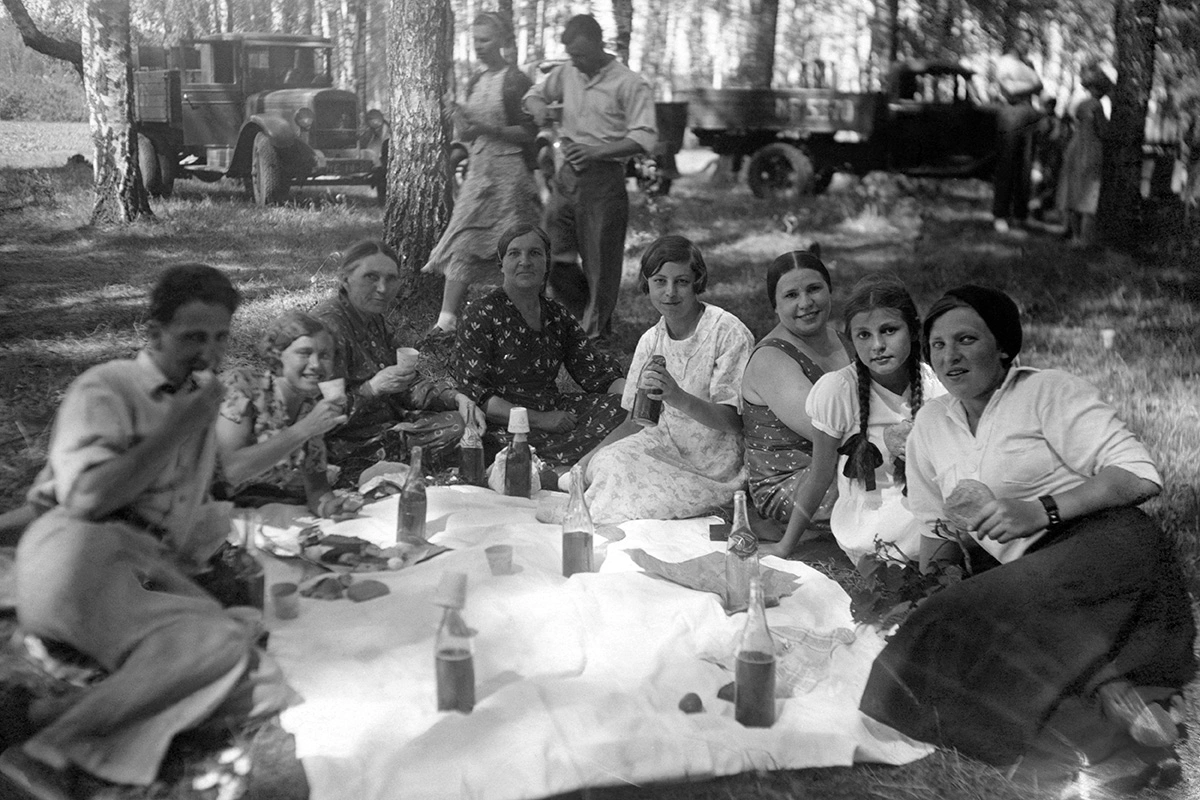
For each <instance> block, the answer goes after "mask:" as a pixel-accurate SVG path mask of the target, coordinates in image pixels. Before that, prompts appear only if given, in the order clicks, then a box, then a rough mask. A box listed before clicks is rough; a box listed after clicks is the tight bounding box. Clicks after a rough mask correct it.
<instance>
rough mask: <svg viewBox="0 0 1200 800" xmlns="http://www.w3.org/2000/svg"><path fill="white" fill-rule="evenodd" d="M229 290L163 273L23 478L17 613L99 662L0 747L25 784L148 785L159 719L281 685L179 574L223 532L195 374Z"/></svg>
mask: <svg viewBox="0 0 1200 800" xmlns="http://www.w3.org/2000/svg"><path fill="white" fill-rule="evenodd" d="M239 299H240V298H239V296H238V292H237V290H236V289H234V287H233V285H232V284H231V283H230V282H229V279H228V278H226V277H225V275H224V274H222V273H221V272H220V271H218V270H216V269H214V268H212V267H209V266H205V265H203V264H184V265H180V266H175V267H171V268H169V269H167V270H165V271H164V272H163V273H162V276H161V277H160V279H159V281H158V283H157V284H156V285H155V287H154V289H153V290H152V292H151V295H150V309H149V312H150V313H149V317H150V318H149V321H148V323H147V326H146V329H147V343H146V346H145V347H144V348H143V349H142V350H141V352H139V353H138V354H137V357H136V358H133V359H122V360H117V361H110V362H108V363H105V364H100V365H99V366H96V367H93V368H91V369H89V370H88V371H87V372H85V373H84V374H83V375H81V376H80V377H79V378H77V379H76V380H75V381H74V382H73V383H72V384H71V386H70V388H69V389H68V390H67V393H66V396H65V397H64V398H63V401H62V404H61V405H60V407H59V410H58V414H57V416H56V418H55V423H54V433H53V435H52V437H51V441H50V452H49V455H48V458H47V463H46V467H45V468H44V469H43V470H42V472H41V474H40V475H39V476H38V478H37V480H36V482H35V483H34V486H33V488H32V489H31V490H30V501H31V502H32V503H33V504H34V505H35V506H37V507H39V508H40V509H44V513H42V514H41V516H40V517H39V518H38V519H37V520H36V521H35V522H33V524H31V525H30V526H29V528H28V529H27V530H26V531H25V533H24V535H23V536H22V537H21V540H20V543H19V546H18V548H17V561H16V576H17V614H18V620H19V622H20V624H21V626H22V628H23V629H24V631H25V632H26V633H29V634H32V635H34V636H37V637H40V638H42V639H44V640H49V641H53V642H59V643H62V644H66V645H69V646H70V647H72V648H74V649H75V650H77V651H79V652H81V653H83V654H84V655H86V656H89V657H90V658H91V659H93V660H94V661H95V662H97V663H98V664H99V665H100V666H101V667H102V668H103V669H104V670H105V671H106V672H108V673H109V674H108V676H107V677H106V678H104V679H103V680H102V681H100V682H99V683H97V684H95V685H93V686H91V687H89V688H88V689H86V690H85V691H84V692H83V693H82V694H81V695H80V696H79V697H78V699H77V701H76V702H74V704H73V705H71V706H70V707H69V708H66V709H65V710H63V711H62V713H61V714H60V715H59V716H58V717H57V719H54V720H53V721H51V722H50V723H49V724H48V725H47V726H46V727H44V728H43V729H42V730H40V731H38V732H37V733H36V734H34V736H33V737H32V738H30V739H29V740H28V741H27V742H25V743H24V744H23V745H14V746H13V747H10V748H9V749H8V750H6V751H4V753H3V754H0V773H3V774H4V776H6V777H7V778H8V779H9V780H10V781H13V782H15V783H16V784H17V785H19V786H20V787H21V788H23V789H25V790H26V791H27V792H28V793H29V794H31V795H33V796H34V797H38V798H72V797H80V796H85V795H86V796H91V793H92V792H91V791H90V788H95V782H96V779H99V780H101V781H105V782H109V783H115V784H136V785H142V786H145V785H148V784H150V783H151V782H153V781H154V779H155V778H156V776H157V774H158V769H159V766H160V764H161V762H162V758H163V756H164V754H165V753H166V750H167V746H168V745H169V744H170V742H171V739H172V737H173V736H174V735H175V734H176V733H179V732H180V731H183V730H187V729H189V728H193V727H196V726H197V725H200V724H203V723H216V724H218V725H219V724H222V723H226V722H234V721H236V720H241V719H245V718H246V717H263V716H267V715H269V714H273V713H276V712H278V711H280V710H281V709H282V708H283V707H285V706H286V705H287V704H288V703H289V702H290V701H291V700H292V698H293V696H294V695H293V693H292V692H291V690H290V689H288V688H287V686H286V684H285V683H284V682H283V680H282V677H281V676H280V673H279V670H278V668H277V667H276V666H275V665H274V663H273V662H272V661H271V660H270V658H269V657H268V656H267V655H266V653H264V652H262V651H261V650H259V649H257V648H256V647H255V638H256V636H257V633H258V631H257V628H256V625H254V624H253V621H244V617H238V616H234V615H232V614H231V613H229V612H227V611H225V610H224V609H223V608H222V607H221V605H220V604H219V603H218V602H217V601H216V600H215V599H213V597H212V596H211V595H209V594H208V593H207V592H205V591H204V590H203V589H201V588H200V587H199V586H198V585H197V584H196V583H195V582H194V581H193V580H192V578H191V576H192V575H193V574H196V573H198V572H199V571H200V569H201V567H200V565H201V564H203V563H204V562H205V561H206V560H207V559H208V558H209V557H210V556H211V555H212V554H213V552H214V551H215V550H216V549H217V548H218V547H219V546H220V544H221V543H222V541H224V540H225V538H226V536H227V535H228V532H229V511H228V506H227V504H221V503H215V502H213V501H212V500H211V498H210V496H209V485H210V483H211V482H212V478H213V472H214V465H215V461H216V440H215V434H214V431H215V424H216V418H217V410H218V408H219V405H220V402H221V387H220V383H219V381H217V380H216V379H215V377H214V375H213V374H212V373H213V371H214V370H215V369H216V368H217V367H218V365H219V364H220V361H221V357H222V355H223V354H224V352H225V346H226V342H227V340H228V338H229V326H230V321H231V318H232V316H233V312H234V310H235V309H236V308H237V305H238V302H239ZM89 787H90V788H89Z"/></svg>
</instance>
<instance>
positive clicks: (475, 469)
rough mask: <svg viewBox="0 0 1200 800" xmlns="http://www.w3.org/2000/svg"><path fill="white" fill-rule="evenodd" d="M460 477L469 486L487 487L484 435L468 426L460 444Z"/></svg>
mask: <svg viewBox="0 0 1200 800" xmlns="http://www.w3.org/2000/svg"><path fill="white" fill-rule="evenodd" d="M458 448H459V466H458V476H459V477H460V478H462V482H463V483H465V484H467V485H468V486H487V470H486V469H485V468H484V463H483V434H482V432H481V431H478V430H476V429H475V426H474V425H468V426H467V429H466V430H465V431H463V435H462V439H460V440H459V442H458Z"/></svg>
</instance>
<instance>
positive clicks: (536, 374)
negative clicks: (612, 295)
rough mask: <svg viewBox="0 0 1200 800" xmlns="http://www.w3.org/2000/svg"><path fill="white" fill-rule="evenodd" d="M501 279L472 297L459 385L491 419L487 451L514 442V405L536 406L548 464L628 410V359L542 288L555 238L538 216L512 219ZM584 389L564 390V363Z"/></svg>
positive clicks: (580, 448)
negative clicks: (510, 427) (621, 359)
mask: <svg viewBox="0 0 1200 800" xmlns="http://www.w3.org/2000/svg"><path fill="white" fill-rule="evenodd" d="M496 253H497V256H498V257H499V259H500V269H501V272H502V273H503V276H504V284H503V285H502V286H501V287H500V288H498V289H496V290H494V291H493V292H492V293H491V294H488V295H486V296H484V297H481V298H479V299H478V300H475V301H473V302H472V303H471V304H470V305H469V306H467V310H466V312H465V313H464V314H463V321H462V325H461V326H460V327H459V329H458V353H457V368H458V380H459V384H460V385H461V386H462V387H463V391H464V392H466V393H467V394H468V395H470V397H471V398H472V399H474V400H475V402H476V403H478V404H479V406H480V407H481V408H483V409H484V410H485V412H486V414H487V418H488V422H490V423H492V424H493V427H492V428H489V429H488V431H487V433H486V434H485V435H484V439H483V443H484V451H485V453H486V456H487V457H488V458H491V457H492V456H494V455H495V454H496V453H497V452H498V451H499V450H500V449H501V448H502V447H504V446H505V445H506V444H507V443H508V439H509V437H508V433H507V432H506V431H507V423H508V412H509V410H510V409H511V408H513V407H514V406H523V407H525V408H527V409H528V410H529V427H530V431H529V443H530V445H531V446H532V447H533V448H534V449H535V450H536V451H537V454H538V456H539V457H541V458H542V460H544V461H546V462H547V463H548V464H549V465H550V466H551V467H563V466H566V465H569V464H573V463H575V462H576V461H578V460H579V458H580V457H581V456H582V455H583V454H584V453H586V452H587V451H589V450H591V449H592V448H593V447H595V446H596V445H597V444H598V443H599V442H600V441H601V440H602V439H604V437H605V436H607V435H608V434H609V432H611V431H612V430H613V429H614V428H616V427H617V426H618V425H619V424H621V420H623V419H624V418H625V411H624V410H623V409H622V408H621V392H622V391H623V390H624V388H625V378H624V376H623V375H622V373H621V365H620V364H618V363H617V362H616V360H615V359H614V358H612V356H609V355H607V354H605V353H602V352H600V351H599V350H597V349H596V348H595V346H594V345H593V344H592V343H591V342H590V341H588V338H587V335H586V334H585V333H584V332H583V329H582V328H580V327H579V323H578V322H576V321H575V318H574V317H572V316H571V314H570V312H568V311H567V310H566V309H565V308H563V307H562V306H561V305H559V304H558V303H556V302H554V301H553V300H550V299H549V298H547V297H545V295H544V291H545V287H546V268H547V263H548V258H549V253H550V239H549V237H548V236H547V235H546V232H545V231H543V230H542V229H541V228H539V227H537V226H536V225H518V226H515V227H513V228H509V229H508V230H506V231H505V232H504V235H502V236H501V237H500V242H499V246H498V247H497V249H496ZM564 366H565V367H566V368H567V372H568V373H569V374H570V375H571V377H572V378H574V379H575V382H576V383H578V384H579V385H580V386H581V387H582V388H583V392H562V391H561V390H559V388H558V385H557V379H558V372H559V368H560V367H564Z"/></svg>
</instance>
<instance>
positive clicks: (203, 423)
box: [163, 379, 225, 439]
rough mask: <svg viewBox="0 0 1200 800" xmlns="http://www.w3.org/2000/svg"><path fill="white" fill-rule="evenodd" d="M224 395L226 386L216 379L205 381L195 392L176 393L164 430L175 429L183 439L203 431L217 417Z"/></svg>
mask: <svg viewBox="0 0 1200 800" xmlns="http://www.w3.org/2000/svg"><path fill="white" fill-rule="evenodd" d="M224 395H225V388H224V387H223V386H222V385H221V382H220V381H218V380H215V379H213V380H209V381H205V382H204V383H202V384H201V385H200V388H198V389H197V390H196V391H194V392H188V393H187V394H183V393H179V394H176V395H175V396H174V399H173V400H172V403H171V410H170V412H169V413H168V414H167V417H166V418H165V419H164V420H163V430H164V431H174V432H175V434H176V436H177V437H178V438H181V439H182V438H186V437H188V436H190V435H192V434H194V433H199V432H201V431H203V430H204V429H206V428H208V426H210V425H212V423H213V420H215V419H216V418H217V412H218V411H220V409H221V399H222V398H223V397H224ZM172 438H174V437H172Z"/></svg>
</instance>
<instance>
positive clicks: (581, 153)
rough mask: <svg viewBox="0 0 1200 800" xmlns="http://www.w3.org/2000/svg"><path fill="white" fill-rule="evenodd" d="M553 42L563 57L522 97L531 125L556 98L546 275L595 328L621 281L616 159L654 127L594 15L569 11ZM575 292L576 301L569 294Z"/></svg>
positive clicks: (647, 142) (625, 208) (644, 145)
mask: <svg viewBox="0 0 1200 800" xmlns="http://www.w3.org/2000/svg"><path fill="white" fill-rule="evenodd" d="M562 42H563V44H564V45H566V47H567V55H568V56H570V59H571V60H570V61H569V62H567V63H565V64H562V65H560V66H558V67H555V68H554V69H553V70H552V71H551V72H550V74H549V75H547V76H546V80H545V81H543V82H542V83H539V84H537V85H535V86H533V87H532V88H530V90H529V91H528V92H526V94H525V101H524V105H525V110H526V111H527V112H528V113H529V114H530V115H532V116H533V118H534V121H535V122H536V123H537V124H538V126H539V127H540V126H543V125H545V124H546V120H547V113H546V106H547V104H549V103H561V104H562V120H561V123H560V126H559V128H560V129H559V132H560V135H561V139H560V142H561V145H560V146H561V148H562V155H563V157H564V159H565V161H564V163H563V164H562V166H560V167H559V169H558V170H557V172H556V173H555V175H554V181H553V185H552V193H551V197H550V201H549V203H548V204H547V205H546V213H545V227H546V231H547V232H548V233H549V234H550V243H551V250H552V254H551V262H552V263H551V266H550V277H549V283H550V289H551V291H552V293H553V294H554V296H555V297H556V298H558V299H559V300H560V301H563V302H564V304H565V305H567V307H568V308H569V309H570V310H571V312H572V313H573V314H575V316H577V317H578V318H579V321H580V324H581V325H582V326H583V329H584V331H586V332H587V334H588V336H589V337H591V338H596V337H598V336H602V335H607V334H608V333H609V332H610V330H611V325H612V315H613V310H614V309H615V308H616V305H617V292H618V290H619V289H620V286H621V268H622V266H623V263H624V259H625V229H626V227H627V226H628V223H629V196H628V194H627V193H626V191H625V162H626V161H627V160H628V159H629V158H630V157H631V156H634V155H637V154H638V153H649V152H650V151H651V150H653V149H654V145H655V143H656V141H657V138H658V130H657V125H656V123H655V117H654V96H653V92H652V91H651V89H650V84H649V83H647V82H646V80H645V79H644V78H642V77H641V76H640V75H638V74H637V73H635V72H633V71H632V70H630V69H629V68H628V67H626V66H625V65H624V64H622V63H621V62H620V61H619V60H617V58H616V57H615V56H613V55H612V54H611V53H607V52H605V50H604V35H603V33H602V31H601V30H600V24H599V23H598V22H596V19H595V18H594V17H592V16H591V15H589V14H579V15H577V16H574V17H572V18H571V19H570V20H568V21H567V25H566V27H565V28H564V29H563V35H562ZM576 253H578V257H579V259H580V260H581V261H582V267H583V269H582V273H581V272H580V268H579V266H578V265H577V262H576ZM584 295H586V298H587V300H586V303H585V304H584V306H583V308H582V309H580V308H579V307H578V302H573V300H577V299H578V298H581V297H583V296H584Z"/></svg>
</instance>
